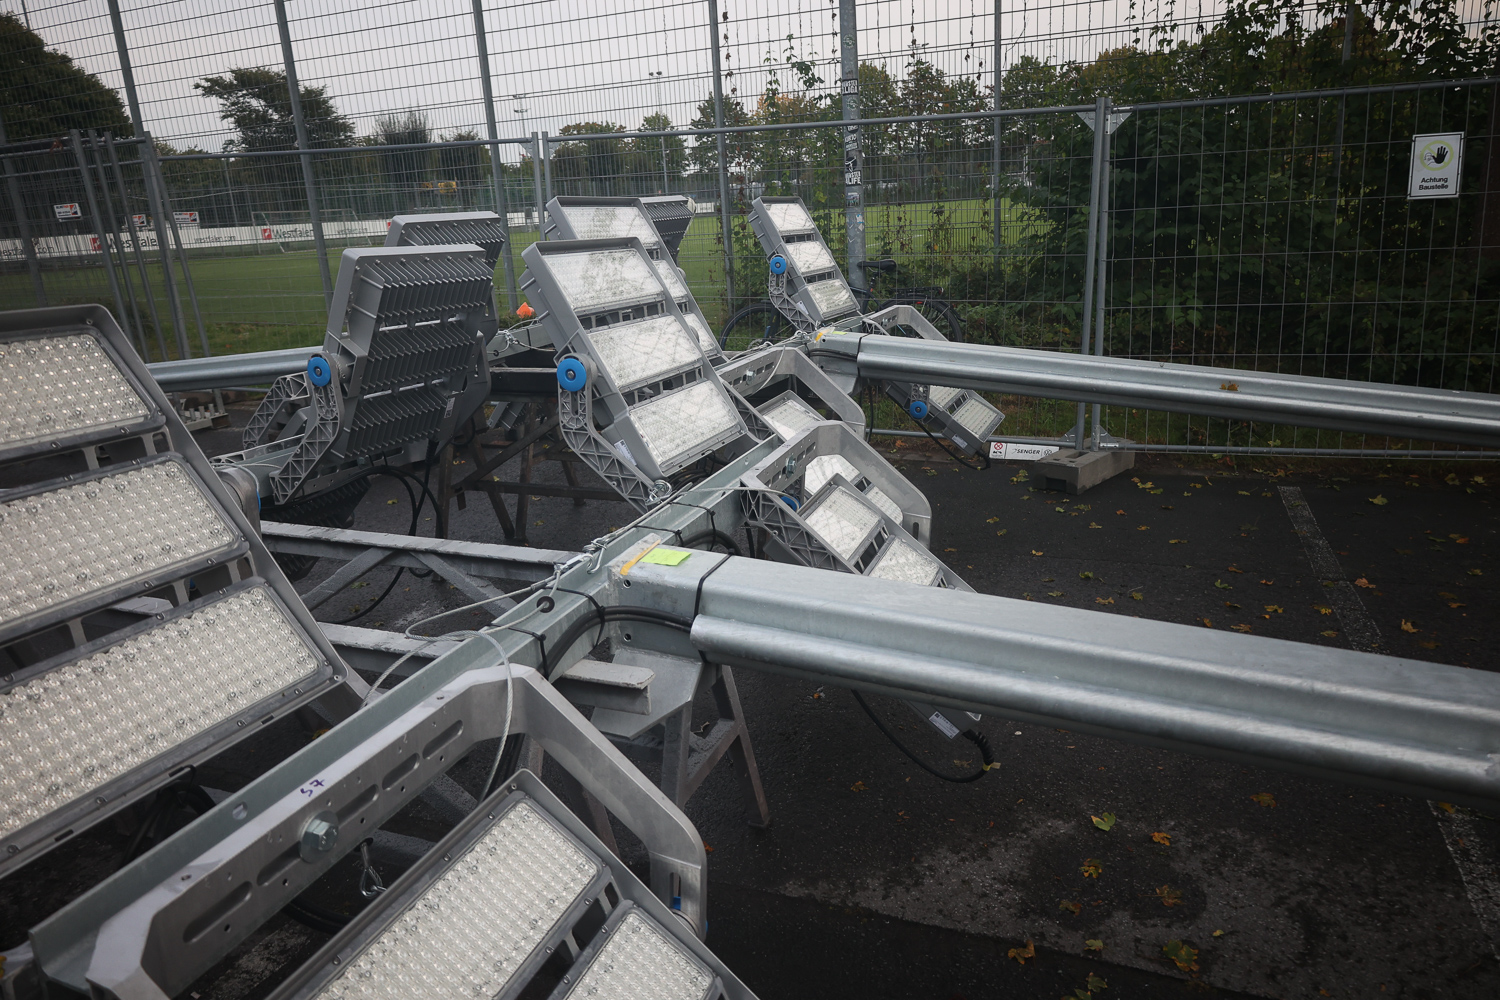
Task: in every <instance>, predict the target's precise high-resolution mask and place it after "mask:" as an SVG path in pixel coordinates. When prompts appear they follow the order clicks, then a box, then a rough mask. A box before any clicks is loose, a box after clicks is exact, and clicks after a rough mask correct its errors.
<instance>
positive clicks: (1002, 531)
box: [995, 528, 1006, 535]
mask: <svg viewBox="0 0 1500 1000" xmlns="http://www.w3.org/2000/svg"><path fill="white" fill-rule="evenodd" d="M1005 532H1006V529H1005V528H1001V529H1000V530H999V531H997V532H995V534H997V535H1003V534H1005Z"/></svg>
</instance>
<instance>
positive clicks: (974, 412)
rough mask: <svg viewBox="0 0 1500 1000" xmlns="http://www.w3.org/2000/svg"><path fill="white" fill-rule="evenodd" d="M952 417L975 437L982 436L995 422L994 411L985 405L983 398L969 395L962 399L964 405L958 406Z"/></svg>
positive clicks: (987, 432)
mask: <svg viewBox="0 0 1500 1000" xmlns="http://www.w3.org/2000/svg"><path fill="white" fill-rule="evenodd" d="M953 419H954V420H955V421H957V422H958V425H959V426H960V427H962V428H964V429H965V430H967V431H968V432H969V433H970V434H973V435H974V436H975V437H976V438H983V437H985V436H986V435H988V434H989V432H990V431H991V429H992V425H993V424H994V423H995V411H994V410H993V409H991V408H990V407H988V406H986V405H985V403H984V401H983V400H981V399H978V398H976V397H974V396H970V397H969V398H968V399H966V400H964V405H962V406H960V407H959V408H958V412H956V413H954V414H953ZM980 443H981V444H982V443H983V442H982V441H981V442H980Z"/></svg>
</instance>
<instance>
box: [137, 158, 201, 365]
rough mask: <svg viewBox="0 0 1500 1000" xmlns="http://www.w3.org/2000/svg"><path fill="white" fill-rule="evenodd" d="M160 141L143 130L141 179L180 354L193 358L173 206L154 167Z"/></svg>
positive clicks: (183, 356) (180, 355)
mask: <svg viewBox="0 0 1500 1000" xmlns="http://www.w3.org/2000/svg"><path fill="white" fill-rule="evenodd" d="M155 154H156V141H155V140H154V139H152V138H151V133H150V132H145V131H143V132H141V182H142V183H144V184H145V186H146V198H147V199H148V202H149V204H150V206H151V223H152V228H153V229H154V230H155V231H156V259H157V260H159V261H160V262H161V276H162V284H164V285H165V286H166V288H167V304H168V305H170V306H171V308H172V330H173V332H174V333H175V334H176V335H177V350H178V352H179V355H178V356H179V357H182V358H190V357H192V356H193V352H192V351H190V350H188V341H187V320H185V319H184V318H183V316H182V296H181V295H180V294H178V292H177V281H176V279H175V278H173V277H172V240H171V237H170V236H169V235H168V230H167V224H166V222H165V221H164V220H165V219H166V218H168V217H169V213H170V212H171V211H172V207H171V206H170V205H168V204H167V203H166V201H167V192H166V190H165V188H163V187H162V186H160V185H158V184H157V181H158V180H159V179H160V178H158V177H156V176H155V171H154V170H153V169H152V168H153V166H154V165H155V162H156V156H155Z"/></svg>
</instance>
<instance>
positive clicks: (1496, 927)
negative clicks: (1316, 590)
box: [1281, 486, 1500, 958]
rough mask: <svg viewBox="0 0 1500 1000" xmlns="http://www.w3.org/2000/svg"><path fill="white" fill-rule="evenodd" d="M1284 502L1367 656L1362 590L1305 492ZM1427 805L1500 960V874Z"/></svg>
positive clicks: (1470, 830)
mask: <svg viewBox="0 0 1500 1000" xmlns="http://www.w3.org/2000/svg"><path fill="white" fill-rule="evenodd" d="M1281 502H1282V503H1283V504H1285V505H1286V512H1287V516H1288V517H1290V518H1291V519H1292V527H1294V528H1295V529H1296V530H1297V534H1298V535H1299V536H1300V537H1301V539H1302V548H1303V550H1304V551H1305V552H1306V553H1307V560H1308V562H1310V563H1312V568H1313V572H1314V573H1316V574H1317V576H1318V578H1319V579H1321V580H1323V581H1326V582H1329V583H1332V584H1333V586H1332V587H1329V588H1328V603H1329V604H1330V605H1331V606H1332V607H1333V613H1334V614H1335V615H1337V616H1338V619H1339V624H1340V625H1342V626H1343V627H1344V636H1345V637H1346V638H1347V639H1348V640H1349V645H1351V646H1353V647H1354V648H1355V649H1362V650H1365V651H1366V652H1369V651H1372V650H1374V649H1375V648H1376V647H1378V646H1379V644H1380V629H1379V628H1378V627H1377V626H1376V624H1375V620H1374V619H1373V618H1371V617H1370V612H1369V611H1368V610H1367V609H1366V608H1365V602H1364V601H1362V600H1360V599H1359V591H1357V590H1355V589H1354V587H1353V585H1351V584H1350V583H1349V581H1348V580H1347V579H1345V578H1344V568H1343V566H1341V565H1339V560H1338V556H1337V554H1335V553H1334V551H1333V546H1331V545H1329V544H1328V539H1326V538H1324V537H1323V532H1322V530H1321V529H1319V528H1318V519H1317V518H1315V517H1313V512H1312V508H1311V507H1309V506H1308V505H1307V500H1306V499H1305V498H1304V497H1303V496H1302V489H1301V488H1300V487H1297V486H1283V487H1281ZM1427 805H1428V808H1430V809H1431V810H1432V814H1433V815H1434V816H1436V817H1437V821H1438V829H1439V830H1440V831H1441V832H1442V834H1443V843H1444V844H1446V845H1447V847H1448V855H1449V857H1451V858H1452V859H1453V864H1454V866H1455V867H1456V868H1457V869H1458V874H1459V877H1460V878H1462V879H1463V882H1464V894H1465V895H1466V896H1468V897H1469V905H1470V906H1471V907H1473V908H1474V915H1475V917H1477V918H1478V919H1479V928H1480V930H1481V931H1483V932H1484V936H1485V937H1486V938H1487V939H1488V940H1489V942H1490V950H1491V951H1492V952H1494V955H1495V957H1496V958H1500V876H1497V873H1496V871H1495V867H1494V865H1492V864H1490V863H1489V862H1487V861H1486V860H1485V852H1484V851H1483V850H1482V849H1481V837H1480V833H1479V830H1478V828H1477V827H1475V825H1474V821H1473V820H1472V819H1471V818H1470V817H1469V816H1468V815H1467V814H1466V813H1464V812H1462V811H1461V810H1457V809H1455V810H1454V811H1453V812H1451V813H1450V812H1448V811H1447V810H1446V809H1443V808H1442V807H1441V806H1439V805H1438V804H1437V803H1436V802H1431V801H1429V802H1428V803H1427Z"/></svg>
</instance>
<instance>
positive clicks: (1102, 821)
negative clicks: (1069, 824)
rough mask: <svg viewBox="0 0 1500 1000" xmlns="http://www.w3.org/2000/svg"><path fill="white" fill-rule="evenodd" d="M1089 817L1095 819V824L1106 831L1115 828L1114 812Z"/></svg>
mask: <svg viewBox="0 0 1500 1000" xmlns="http://www.w3.org/2000/svg"><path fill="white" fill-rule="evenodd" d="M1089 819H1091V820H1093V821H1094V825H1095V826H1097V827H1098V828H1099V829H1101V830H1103V831H1105V832H1106V833H1108V832H1109V831H1110V830H1113V829H1114V827H1115V814H1114V813H1105V814H1104V815H1103V816H1090V817H1089Z"/></svg>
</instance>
